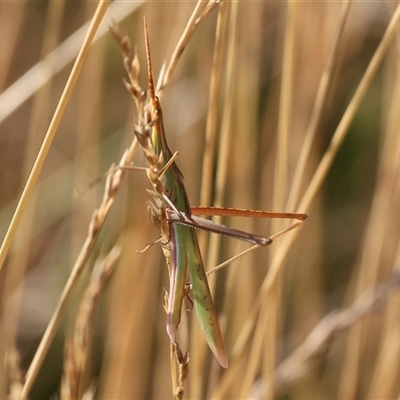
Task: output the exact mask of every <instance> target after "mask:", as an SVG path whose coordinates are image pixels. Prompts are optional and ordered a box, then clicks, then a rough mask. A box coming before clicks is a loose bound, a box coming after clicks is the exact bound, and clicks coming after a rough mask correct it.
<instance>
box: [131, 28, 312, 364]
mask: <svg viewBox="0 0 400 400" xmlns="http://www.w3.org/2000/svg"><path fill="white" fill-rule="evenodd" d="M145 41H146V55H147V67H148V68H147V74H148V85H149V90H148V95H149V100H148V101H147V104H146V106H145V107H144V108H143V116H142V121H141V122H142V124H141V125H138V126H137V127H136V128H135V134H136V137H137V139H138V141H139V143H140V145H141V147H142V149H143V152H144V154H145V157H146V158H147V160H148V162H149V166H148V168H147V175H148V178H149V180H150V182H151V183H152V185H153V191H151V192H150V193H151V194H152V195H153V201H152V202H149V203H148V210H149V212H150V216H151V219H152V221H153V222H154V224H155V225H156V227H157V228H158V229H159V231H160V233H161V246H162V249H163V252H164V255H165V258H166V260H167V264H168V269H169V280H170V289H169V294H168V301H167V307H166V311H167V332H168V335H169V337H170V339H171V342H172V343H173V344H174V345H176V343H177V342H176V332H177V329H178V325H179V323H180V318H181V310H182V302H183V299H184V298H185V297H186V296H188V287H187V283H186V275H187V271H188V272H189V276H190V280H191V288H192V293H193V303H194V307H195V310H196V314H197V318H198V321H199V324H200V328H201V330H202V332H203V334H204V337H205V339H206V341H207V343H208V345H209V347H210V349H211V351H212V352H213V354H214V356H215V357H216V359H217V360H218V362H219V363H220V364H221V366H222V367H224V368H226V367H227V366H228V357H227V354H226V349H225V344H224V341H223V338H222V334H221V329H220V327H219V324H218V319H217V316H216V313H215V309H214V304H213V301H212V297H211V293H210V288H209V286H208V282H207V276H206V272H205V269H204V265H203V261H202V257H201V253H200V248H199V243H198V240H197V235H196V231H195V228H201V229H205V230H208V231H211V232H215V233H219V234H223V235H227V236H231V237H234V238H236V239H240V240H245V241H247V242H249V243H253V244H254V245H256V246H267V245H269V244H271V243H272V239H271V238H266V237H263V236H257V235H253V234H250V233H246V232H243V231H239V230H236V229H232V228H228V227H226V226H224V225H221V224H216V223H214V222H212V221H210V220H207V219H204V218H201V217H196V216H194V215H193V214H192V209H191V207H190V204H189V200H188V196H187V193H186V189H185V185H184V181H183V175H182V173H181V171H180V170H179V168H178V166H177V165H176V163H175V158H176V155H175V154H174V155H173V154H172V152H171V150H170V149H169V147H168V144H167V139H166V135H165V131H164V126H163V117H162V110H161V105H160V101H159V99H158V97H157V96H156V95H155V87H154V79H153V72H152V66H151V59H150V46H149V39H148V33H147V27H146V23H145ZM128 89H129V90H130V91H131V93H133V91H134V90H135V89H134V88H133V86H131V85H129V84H128ZM135 93H137V91H136V92H135ZM134 97H135V96H134ZM137 97H138V96H137V95H136V98H137ZM195 210H196V211H197V212H198V213H200V214H202V215H216V214H220V215H221V214H224V215H242V216H243V215H244V216H256V217H258V216H262V217H264V218H265V217H268V218H271V217H273V218H290V219H298V220H300V221H303V220H304V219H305V218H306V217H307V216H306V215H305V214H294V213H271V212H263V211H251V210H240V209H221V208H212V207H204V208H201V207H198V208H195ZM299 224H300V223H297V224H295V225H293V226H292V227H290V228H288V229H286V230H285V231H282V233H283V232H286V231H287V230H289V229H292V228H293V227H295V226H298V225H299ZM280 234H281V233H280ZM277 235H278V234H277ZM277 235H275V236H277Z"/></svg>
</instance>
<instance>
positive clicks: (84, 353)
mask: <svg viewBox="0 0 400 400" xmlns="http://www.w3.org/2000/svg"><path fill="white" fill-rule="evenodd" d="M120 254H121V249H120V248H119V247H113V248H112V249H111V251H110V252H109V253H108V254H107V256H106V257H105V258H104V259H103V260H102V261H101V262H100V263H98V265H95V266H94V268H93V271H92V276H91V279H90V282H89V285H88V287H87V288H86V290H85V294H84V296H83V299H82V302H81V305H80V309H79V312H78V315H77V318H76V323H75V329H74V331H73V334H72V337H71V339H70V340H68V339H67V343H66V347H65V352H66V355H65V361H64V374H63V378H62V383H61V399H62V400H73V399H80V398H82V391H86V389H85V388H83V387H82V380H83V373H84V371H85V368H86V363H87V358H88V356H89V352H90V351H91V343H92V338H91V336H92V333H93V329H94V327H93V322H94V318H95V313H96V306H97V305H98V302H99V299H100V296H101V294H102V293H103V291H104V289H105V287H106V285H107V283H108V280H109V278H110V277H111V274H112V273H113V271H114V269H115V266H116V263H117V261H118V258H119V256H120Z"/></svg>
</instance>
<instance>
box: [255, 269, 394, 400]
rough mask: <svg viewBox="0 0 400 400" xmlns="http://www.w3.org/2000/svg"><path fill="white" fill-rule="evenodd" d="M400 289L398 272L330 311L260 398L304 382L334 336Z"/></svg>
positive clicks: (381, 305) (280, 392) (277, 370)
mask: <svg viewBox="0 0 400 400" xmlns="http://www.w3.org/2000/svg"><path fill="white" fill-rule="evenodd" d="M399 286H400V274H399V273H398V272H397V273H394V274H393V276H392V278H391V279H389V280H388V281H387V282H385V283H383V284H382V285H380V286H378V287H376V288H374V289H373V290H369V291H368V292H365V293H363V294H362V296H361V297H360V298H359V299H358V300H357V301H356V302H355V303H354V304H353V305H351V306H350V307H348V308H347V309H345V310H342V311H338V310H334V311H331V312H330V313H329V314H328V315H327V316H325V317H324V318H323V319H322V320H321V321H320V322H319V323H318V325H317V326H316V327H315V328H314V329H313V330H312V331H311V332H310V334H309V335H308V336H307V338H306V340H305V341H304V343H303V344H302V345H300V346H299V347H298V348H297V349H296V350H295V351H294V352H293V353H292V354H291V355H290V356H289V357H287V359H286V360H284V361H283V362H282V363H281V364H280V365H279V366H278V367H277V368H276V370H275V372H274V374H273V376H272V378H271V380H270V382H269V384H267V386H265V387H264V393H263V395H262V397H268V396H271V394H272V393H274V394H275V395H279V396H281V395H283V394H284V393H285V392H286V391H287V387H288V386H290V385H293V384H294V383H295V382H296V381H298V380H300V379H304V377H305V376H306V375H307V374H309V373H310V372H311V370H312V368H313V367H315V363H316V362H319V361H321V358H323V357H324V356H325V355H326V353H327V351H328V349H329V346H331V342H332V340H333V339H334V337H335V335H337V334H338V333H340V332H341V331H343V330H345V329H349V328H350V327H351V326H353V325H354V324H356V323H357V322H358V321H359V320H360V319H362V318H364V317H365V316H367V315H369V314H371V313H374V312H376V311H378V310H381V309H382V308H383V307H384V306H385V304H386V303H387V301H388V299H389V296H390V295H391V294H392V293H393V291H395V290H398V288H399Z"/></svg>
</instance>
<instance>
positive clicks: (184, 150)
mask: <svg viewBox="0 0 400 400" xmlns="http://www.w3.org/2000/svg"><path fill="white" fill-rule="evenodd" d="M103 5H104V6H105V5H106V2H102V3H99V4H97V3H94V2H83V1H82V2H48V3H43V2H22V3H21V2H3V3H0V34H1V37H2V38H3V41H4V42H5V43H6V44H7V46H4V48H3V49H2V52H0V86H1V92H0V139H1V146H0V151H1V157H0V171H1V173H0V177H1V179H0V185H1V187H0V193H1V196H0V213H1V215H0V224H1V225H0V229H1V234H2V239H3V238H4V237H6V232H7V231H8V232H9V233H8V234H7V240H6V241H5V242H4V243H3V246H2V252H1V256H0V259H1V264H2V267H0V268H1V270H0V301H1V308H0V310H1V311H0V338H1V340H0V358H1V360H2V362H1V363H0V398H1V399H3V398H4V399H5V398H12V399H14V398H27V397H30V398H35V399H44V398H50V397H51V396H54V394H55V393H59V394H61V393H62V397H63V398H65V399H67V398H81V397H82V395H83V394H84V393H86V396H89V395H90V394H91V395H94V393H96V394H95V397H96V398H104V399H139V398H146V399H151V398H154V399H161V398H172V396H173V390H172V385H171V364H170V343H169V338H168V335H167V333H166V331H165V312H164V309H163V305H164V290H166V291H168V276H167V275H168V273H167V267H166V264H165V259H164V256H163V254H162V251H161V250H160V248H159V246H158V245H157V244H156V245H155V246H152V247H150V248H149V249H148V250H146V251H145V252H144V253H141V254H138V253H137V251H136V250H138V249H143V248H144V247H146V246H147V245H148V244H151V243H152V242H154V241H155V240H157V239H158V238H159V233H158V231H157V229H156V228H155V227H154V226H153V224H152V222H151V220H150V219H149V217H148V215H147V213H146V201H147V200H148V199H149V194H148V193H147V192H146V189H149V188H151V185H150V184H149V181H148V179H147V177H146V174H144V173H143V172H140V171H139V172H138V171H127V170H126V168H125V167H126V166H127V165H130V164H131V163H132V162H134V164H135V165H136V166H145V165H146V162H145V159H144V157H143V156H142V155H141V154H140V152H137V151H136V150H137V143H136V141H135V140H134V133H133V130H134V124H135V123H137V122H138V121H137V117H138V115H137V113H136V111H135V108H134V104H133V101H132V99H131V97H130V95H129V93H127V91H126V89H125V87H124V85H123V82H122V79H123V78H124V77H125V71H124V68H123V64H122V57H121V53H120V49H119V47H118V45H117V44H116V43H115V41H114V39H113V37H112V35H111V33H109V32H108V31H107V30H106V29H104V26H107V25H111V24H112V22H113V21H116V22H117V23H118V24H119V26H120V28H121V30H122V31H123V32H124V33H126V34H127V35H128V37H129V38H130V41H131V43H132V47H133V46H134V45H135V44H136V45H137V53H138V56H139V58H138V61H139V63H140V67H141V77H140V86H141V87H142V88H146V87H147V79H146V73H145V69H146V68H145V66H146V62H145V53H144V37H143V25H142V17H143V15H145V16H146V19H147V24H148V30H149V36H150V42H151V54H152V62H153V69H154V74H155V78H156V80H157V78H158V76H159V75H160V74H161V79H160V80H159V81H158V85H157V91H158V92H157V93H158V95H159V96H160V100H161V105H162V107H163V114H164V123H165V129H166V133H167V135H168V142H169V146H170V148H171V150H172V152H175V151H179V157H178V158H177V160H176V162H177V164H178V165H179V168H180V169H181V170H182V172H183V174H184V176H185V185H186V188H187V191H188V193H189V196H190V200H191V203H192V204H193V205H206V206H207V205H215V206H226V207H239V208H249V209H262V210H274V211H290V212H305V213H307V214H308V216H309V217H308V219H307V220H306V221H305V223H304V224H303V225H302V226H301V227H300V228H297V229H295V230H293V231H292V232H289V233H287V234H285V235H284V236H282V237H279V238H277V239H276V240H275V241H274V242H273V244H272V245H271V246H269V247H268V248H266V249H258V250H257V251H255V252H252V253H251V254H249V255H247V256H245V257H243V258H241V259H239V260H237V261H235V262H234V263H233V264H232V265H230V266H229V267H227V268H225V269H223V270H221V271H218V273H215V274H213V275H211V276H210V279H209V281H210V287H211V288H212V290H213V299H214V303H215V307H216V309H217V312H218V316H219V321H220V325H221V329H222V331H223V336H224V339H225V343H226V348H227V352H228V357H229V368H228V369H226V370H224V369H222V368H221V367H220V366H219V364H218V363H217V361H216V360H214V358H213V356H212V354H211V352H210V350H209V349H208V346H207V344H206V342H205V340H204V338H203V337H202V334H201V332H200V330H199V327H198V322H197V318H196V316H195V315H194V314H195V311H194V310H191V305H190V303H189V302H188V303H187V304H186V305H185V306H184V309H183V312H182V320H181V324H180V326H179V330H178V339H179V345H180V347H181V349H182V351H183V354H182V357H183V356H184V353H185V352H186V351H188V352H189V360H188V361H189V364H188V365H189V370H188V371H186V369H185V368H186V366H185V365H184V363H183V364H182V365H181V367H182V368H183V370H182V371H181V375H180V377H181V378H185V379H184V381H185V382H184V385H183V387H182V389H183V390H184V392H183V394H182V396H183V398H187V399H189V398H190V399H198V398H213V399H221V398H226V399H236V398H241V399H242V398H243V399H244V398H254V399H256V398H274V397H275V398H277V397H278V396H285V397H287V398H293V399H297V398H298V399H314V398H315V399H316V398H321V399H327V398H329V399H334V398H338V399H360V398H365V399H377V398H380V399H392V398H393V399H394V398H399V396H400V384H399V380H398V376H399V372H400V366H399V361H398V360H399V359H400V339H399V338H400V332H399V330H400V327H399V324H398V320H399V319H398V307H399V304H398V303H399V293H398V292H396V290H397V289H398V284H399V282H398V275H397V274H396V273H395V271H396V270H397V269H398V268H399V255H400V247H399V245H398V243H399V235H400V229H399V227H400V220H399V215H400V212H399V204H400V201H399V200H400V199H399V197H400V190H399V189H400V185H399V182H400V179H399V178H400V176H399V172H400V134H399V130H398V127H399V115H400V110H399V109H398V107H399V106H398V105H399V104H400V101H399V99H398V97H399V95H398V94H399V93H400V74H399V70H400V69H399V66H398V62H399V61H398V60H399V57H398V52H399V48H400V47H399V42H398V41H399V35H398V33H397V31H398V25H399V22H400V21H399V20H400V8H399V7H397V5H396V4H394V3H393V2H356V1H354V2H351V1H342V2H306V1H304V2H302V1H293V2H230V1H221V2H220V3H219V4H218V5H215V4H214V3H213V2H210V3H207V2H198V3H194V2H179V1H176V2H147V3H143V4H138V3H135V4H134V5H132V4H131V5H130V6H129V7H131V8H130V9H129V11H128V6H127V3H126V2H115V3H113V4H112V5H111V6H110V7H109V10H108V14H106V15H107V16H106V17H103V18H102V15H101V13H99V12H98V11H97V14H96V9H97V7H102V6H103ZM123 7H125V8H123ZM104 8H105V7H104ZM122 9H123V12H122V11H121V10H122ZM124 13H125V15H124ZM95 14H96V15H97V17H93V16H94V15H95ZM93 18H94V20H93ZM89 20H93V21H94V22H93V23H94V24H95V25H92V26H93V27H94V28H95V29H94V30H96V24H97V23H100V22H101V24H102V25H101V26H100V28H99V29H100V31H99V34H100V36H98V37H97V39H96V40H95V41H94V42H93V43H92V44H90V43H91V42H92V37H90V40H89V41H88V42H87V47H80V46H82V43H83V37H84V35H83V32H85V33H86V32H87V30H88V27H89V25H86V26H85V28H81V27H82V26H84V24H85V23H87V22H88V21H89ZM1 21H3V22H1ZM80 29H83V30H80ZM93 33H94V32H93ZM72 37H73V38H74V41H71V42H68V39H69V38H72ZM76 41H78V42H79V43H80V45H79V46H77V45H76V43H78V42H76ZM66 43H71V45H68V46H67V45H66ZM80 48H81V54H82V56H80V57H78V64H77V65H80V67H81V69H80V68H78V69H77V68H74V69H73V68H72V66H73V60H74V59H75V58H76V57H77V55H78V51H79V49H80ZM87 50H89V53H88V54H87V56H86V57H84V55H85V52H86V51H87ZM50 55H52V56H50ZM53 55H56V59H54V58H52V57H53ZM43 60H45V61H46V62H41V61H43ZM51 60H53V61H54V64H52V61H51ZM164 61H166V64H165V65H166V67H165V68H164V69H163V68H162V66H163V63H164ZM64 63H65V64H64ZM71 70H72V77H71V78H69V82H72V83H75V88H73V85H71V84H67V82H68V77H69V76H70V73H71ZM40 71H41V72H40ZM20 77H22V79H21V80H19V78H20ZM43 85H44V86H43ZM63 92H64V93H66V95H62V93H63ZM60 98H61V106H58V107H57V104H59V99H60ZM48 128H49V129H48ZM46 131H49V135H50V139H52V140H49V139H46V141H45V142H44V145H43V149H44V150H42V151H41V152H40V153H41V154H42V155H43V158H41V159H40V160H39V161H37V162H36V168H37V169H35V170H33V172H32V165H33V164H34V160H35V158H36V154H38V152H39V148H40V146H41V143H42V141H43V138H44V137H45V134H46ZM54 134H55V135H54ZM53 137H54V138H53ZM50 142H52V143H51V146H50ZM126 149H127V150H126ZM45 156H46V157H45ZM114 164H119V165H120V166H121V167H124V168H113V167H112V165H114ZM110 168H111V169H110ZM107 170H110V171H111V172H110V173H109V174H108V176H107V179H105V181H104V182H102V183H100V184H97V185H96V186H95V187H93V188H91V189H90V190H87V191H84V192H83V193H81V194H79V195H78V196H77V197H76V196H74V191H75V190H78V192H79V189H80V188H82V187H85V185H87V184H88V183H89V182H90V181H92V180H94V179H95V178H96V177H97V176H100V175H102V174H103V173H104V172H105V171H107ZM28 176H31V178H29V179H28ZM27 180H28V182H29V185H28V187H27V188H26V189H25V190H24V187H25V182H26V181H27ZM32 189H34V190H32ZM21 193H25V194H24V195H23V196H22V203H20V206H18V213H17V215H16V216H15V217H14V219H13V215H14V212H15V210H16V209H17V204H18V201H19V199H20V197H21ZM12 219H13V221H14V222H13V224H12V225H10V223H11V220H12ZM222 222H223V223H224V224H225V225H229V226H233V227H236V228H239V229H242V230H246V231H249V232H254V233H257V234H262V235H265V236H271V235H273V234H274V233H276V232H277V231H279V230H280V229H282V228H285V227H286V225H285V224H284V223H283V222H282V221H273V222H271V221H266V220H262V221H260V220H254V219H251V218H249V219H247V218H224V219H222ZM88 232H89V233H88ZM14 234H15V235H14ZM198 236H199V239H200V243H201V248H202V252H203V259H204V263H205V265H206V268H207V269H211V268H213V267H215V266H216V265H217V264H218V263H220V262H222V261H224V260H226V259H227V258H229V257H231V256H233V255H235V254H237V253H239V252H240V251H242V250H243V249H245V248H246V245H245V244H243V243H240V242H237V241H234V240H232V239H228V238H221V237H219V236H216V235H212V234H208V233H205V232H202V231H199V232H198ZM10 244H11V247H10V246H9V245H10ZM116 245H117V246H118V248H120V249H121V254H120V256H119V258H118V261H117V265H116V266H115V271H114V273H113V275H112V276H111V277H107V279H106V277H103V278H104V279H103V278H100V280H99V281H95V282H93V280H92V281H91V280H90V272H91V270H92V267H93V265H94V264H95V262H96V260H99V259H104V258H105V260H106V261H105V262H106V265H108V264H107V260H109V261H110V257H111V258H112V257H113V254H115V253H113V252H112V251H111V253H109V251H110V249H113V248H114V246H116ZM107 254H111V255H109V256H107ZM6 256H7V258H5V257H6ZM4 260H5V261H4ZM3 261H4V264H3ZM71 271H73V272H72V274H71ZM93 288H95V290H94V289H93ZM84 293H86V295H85V294H84ZM88 304H89V305H90V307H89V306H88ZM85 307H86V308H85ZM186 308H187V309H189V311H187V310H186ZM79 310H81V311H79ZM55 312H56V314H54V313H55ZM85 312H86V314H85ZM45 331H46V334H45ZM43 335H44V336H43ZM43 337H44V339H43ZM40 342H41V344H40V345H39V343H40ZM38 347H39V349H40V350H39V352H37V353H36V355H35V352H36V350H37V348H38ZM182 360H183V358H182ZM184 361H185V362H186V361H187V360H184ZM186 372H188V374H187V376H185V374H186ZM26 374H27V375H26ZM24 376H25V378H24ZM26 378H27V380H26ZM175 379H177V381H179V371H177V372H176V373H175ZM24 380H26V381H25V382H24ZM61 381H63V385H61ZM24 385H25V386H24ZM176 385H177V386H179V383H178V384H176ZM61 386H62V387H63V388H64V389H63V391H62V392H61ZM179 395H181V393H179Z"/></svg>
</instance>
